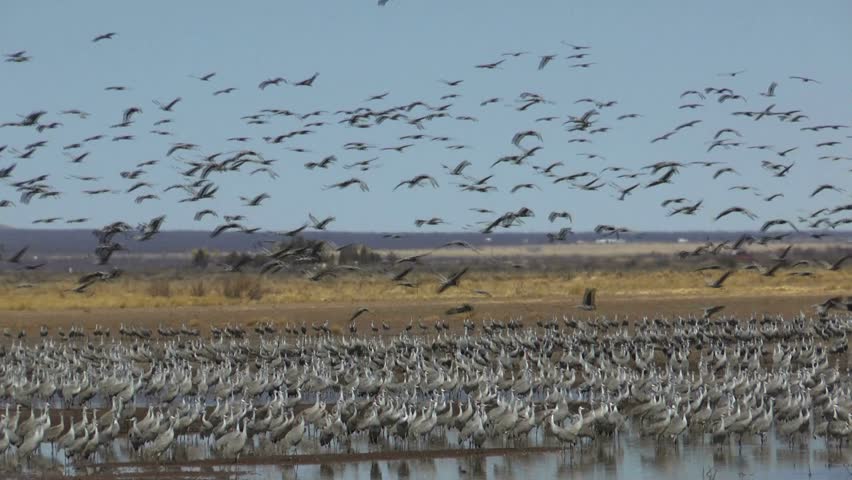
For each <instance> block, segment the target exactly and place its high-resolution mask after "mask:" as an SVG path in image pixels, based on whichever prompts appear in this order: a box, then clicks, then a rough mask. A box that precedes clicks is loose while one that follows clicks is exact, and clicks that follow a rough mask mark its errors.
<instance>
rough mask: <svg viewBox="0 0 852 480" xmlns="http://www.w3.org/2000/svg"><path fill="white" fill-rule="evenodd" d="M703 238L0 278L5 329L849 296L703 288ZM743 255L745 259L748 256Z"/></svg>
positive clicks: (839, 283)
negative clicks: (328, 265) (464, 307)
mask: <svg viewBox="0 0 852 480" xmlns="http://www.w3.org/2000/svg"><path fill="white" fill-rule="evenodd" d="M698 245H699V244H652V243H646V244H623V245H595V244H579V245H578V244H573V245H555V246H549V245H538V246H530V247H512V248H494V249H490V251H489V249H486V250H484V251H482V252H481V253H479V254H477V253H475V252H471V251H470V250H467V249H452V250H449V249H448V250H439V251H437V252H433V253H432V255H434V256H435V257H440V258H434V262H430V264H431V265H432V266H431V267H430V266H420V267H417V269H415V271H414V272H412V273H411V274H410V275H409V276H408V277H406V280H408V281H410V282H412V283H413V284H415V285H416V286H414V287H404V286H399V285H395V284H394V283H393V282H391V281H390V273H389V272H384V271H378V270H373V271H366V270H365V271H361V272H344V273H340V274H338V275H337V276H334V277H327V278H323V279H322V280H320V281H310V280H308V279H307V278H306V277H305V276H304V275H301V274H296V273H288V274H277V275H265V276H261V275H258V274H257V273H222V272H219V271H216V270H213V269H210V270H207V271H204V272H202V271H197V270H192V269H177V270H174V269H173V270H169V271H160V272H147V273H144V272H134V273H125V274H124V275H123V276H121V277H119V278H117V279H115V280H112V281H110V282H105V283H97V284H95V285H93V286H92V287H91V288H90V289H89V290H87V291H85V292H84V293H75V292H73V291H72V289H73V288H74V287H75V286H76V283H75V282H76V278H77V276H76V275H69V274H58V273H41V272H35V273H33V272H26V273H24V272H7V273H5V274H0V328H5V327H9V328H25V329H29V328H32V327H33V326H37V325H41V324H42V323H48V324H51V325H63V324H66V325H69V326H70V325H75V324H94V323H100V324H102V325H110V324H115V325H117V324H118V323H119V322H128V323H136V324H148V325H153V326H154V327H156V326H157V325H158V324H160V323H165V324H180V323H183V322H186V323H188V324H192V325H194V326H203V325H208V324H214V323H218V324H222V323H229V322H235V323H245V324H251V323H253V322H258V321H264V322H275V323H279V324H281V323H294V324H296V323H301V321H302V320H306V321H307V322H308V323H310V322H311V321H316V322H318V323H321V322H323V321H325V320H326V319H330V320H331V321H332V324H333V325H334V324H338V325H339V326H342V325H343V324H344V323H345V321H346V320H347V319H348V317H349V315H351V313H352V312H353V311H354V310H355V309H356V308H358V307H361V306H366V307H368V308H370V309H371V311H372V312H373V315H372V316H368V317H366V318H368V319H369V318H372V319H374V320H376V321H377V322H378V321H387V322H389V323H390V324H392V325H399V324H400V323H405V324H407V323H408V321H409V320H410V319H411V318H423V319H425V320H429V319H436V318H439V317H446V315H445V314H444V312H445V311H446V310H447V309H448V308H450V307H454V306H458V305H460V304H462V303H469V304H471V305H473V306H474V308H475V310H474V312H472V313H471V314H470V316H472V317H474V318H487V317H494V318H503V319H505V318H508V317H510V316H525V317H526V318H530V317H534V316H548V315H561V314H563V313H566V312H567V313H569V314H573V313H577V312H578V311H577V310H575V309H574V308H573V307H574V306H575V305H576V304H578V303H579V301H580V296H581V294H582V292H583V290H584V289H585V288H587V287H594V288H597V290H598V303H599V310H598V311H597V312H596V313H601V314H624V315H627V314H630V315H631V316H635V315H651V314H654V313H656V312H660V313H663V312H667V313H674V314H686V313H690V312H692V313H696V312H698V311H700V308H702V307H704V306H708V305H712V304H724V305H727V306H728V308H727V310H726V311H727V312H731V313H734V312H740V313H744V314H749V313H752V312H770V313H795V312H798V311H800V310H809V309H810V305H812V304H813V303H815V302H817V301H820V300H822V299H825V298H827V297H829V296H835V295H849V294H850V293H852V269H850V268H847V269H840V270H839V271H827V270H825V269H823V268H821V267H820V266H819V265H812V266H810V267H798V268H797V270H800V271H801V270H810V271H811V272H813V276H809V277H799V276H791V275H789V273H790V271H791V270H789V269H787V270H781V271H779V272H777V273H776V274H775V275H774V276H762V275H760V274H758V273H757V272H755V271H745V270H737V271H736V272H735V273H734V275H732V276H731V277H730V278H729V279H728V280H727V281H726V282H725V283H724V287H723V288H719V289H714V288H707V287H706V286H705V281H707V280H711V279H715V278H717V277H718V276H719V275H720V273H721V271H719V270H712V271H707V272H704V273H699V272H695V271H693V269H694V268H695V267H696V266H698V265H703V264H706V263H712V262H724V261H725V260H727V261H729V263H731V262H733V260H734V259H733V258H728V259H723V258H722V257H717V258H697V259H689V260H687V261H683V260H679V259H677V258H676V253H677V252H679V251H684V250H686V251H689V250H693V249H694V248H695V247H696V246H698ZM805 248H808V249H810V250H808V251H807V252H808V253H807V255H811V254H814V253H813V252H817V253H816V254H818V253H819V252H820V251H821V249H824V248H826V247H825V246H822V245H808V246H804V245H798V246H797V251H798V252H804V251H805ZM831 248H833V249H834V250H831V251H830V252H825V256H826V258H833V257H836V256H838V253H837V250H838V249H840V250H841V251H842V250H843V247H842V246H838V245H833V246H831ZM778 250H779V249H778V247H775V248H772V249H766V248H764V247H755V248H754V249H751V250H750V252H753V253H754V254H755V256H756V258H758V259H759V260H761V261H764V260H763V259H762V258H761V257H760V256H761V255H763V256H764V257H765V255H767V254H768V253H770V252H776V251H778ZM386 253H388V252H385V254H386ZM418 253H422V252H418V251H394V252H393V254H394V255H396V256H397V257H403V256H407V255H412V254H418ZM806 258H811V257H808V256H806ZM477 262H478V263H477ZM737 263H738V264H739V266H742V264H743V261H737ZM469 264H470V265H473V267H472V268H471V270H470V272H469V273H468V274H467V275H465V276H464V277H463V279H462V281H461V285H460V287H458V288H451V289H449V290H447V291H446V292H444V293H442V294H440V295H438V294H437V293H436V288H437V286H438V282H439V279H438V276H437V275H436V274H435V273H433V272H432V269H433V268H434V269H435V271H439V272H441V273H443V274H445V275H446V274H449V273H451V272H452V271H454V270H456V269H458V268H460V266H461V265H469ZM511 265H514V266H515V267H519V268H513V267H512V266H511ZM398 270H400V268H399V267H397V268H396V269H395V271H398ZM367 321H369V320H367Z"/></svg>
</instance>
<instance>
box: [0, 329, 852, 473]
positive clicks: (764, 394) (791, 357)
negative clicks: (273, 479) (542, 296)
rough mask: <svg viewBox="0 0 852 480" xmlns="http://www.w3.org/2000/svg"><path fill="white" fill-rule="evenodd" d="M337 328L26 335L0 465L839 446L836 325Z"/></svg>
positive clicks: (842, 377) (845, 418)
mask: <svg viewBox="0 0 852 480" xmlns="http://www.w3.org/2000/svg"><path fill="white" fill-rule="evenodd" d="M353 330H354V331H353V332H351V333H352V335H350V336H336V335H332V334H330V333H329V332H328V331H327V328H324V327H323V326H314V327H313V328H312V329H308V328H305V327H301V328H291V327H287V329H286V331H278V329H277V328H276V327H275V326H274V325H272V324H263V325H261V324H259V325H257V326H256V327H255V328H254V329H252V330H245V329H244V328H242V327H240V326H235V325H227V326H219V327H212V328H211V330H210V336H207V335H206V332H205V335H201V332H199V331H198V330H197V329H188V328H186V327H182V328H180V329H169V328H164V327H163V328H160V329H159V330H158V331H157V332H152V331H149V330H145V329H140V328H133V327H125V326H122V327H121V329H120V330H119V331H118V332H111V331H109V330H108V329H103V328H97V329H96V330H94V331H89V332H85V331H82V330H81V329H73V330H72V331H70V332H64V331H60V332H54V334H51V332H50V331H49V330H48V329H47V328H44V329H43V330H42V335H41V338H40V339H39V341H37V342H34V343H33V342H29V343H28V342H24V341H17V340H15V341H12V342H11V343H5V344H3V345H2V350H0V355H2V358H3V362H2V365H0V401H3V402H4V403H6V410H5V414H3V415H2V419H1V420H0V428H2V435H0V453H2V454H3V455H4V458H6V459H7V460H9V461H10V462H13V463H14V462H18V464H21V465H23V463H24V462H27V461H29V460H30V458H31V457H32V456H33V455H40V456H46V457H57V458H59V459H60V461H61V459H63V458H65V459H67V461H68V462H70V463H68V464H67V465H68V466H70V465H81V464H85V463H86V462H97V461H115V459H116V458H122V455H123V456H125V458H126V456H130V457H132V458H137V459H149V460H156V461H158V462H164V461H169V460H180V459H181V457H180V455H179V453H178V452H180V451H181V450H180V449H181V445H187V444H193V445H197V444H199V443H201V444H206V445H208V446H209V455H210V456H211V457H217V458H221V459H224V460H228V461H234V460H237V459H238V458H239V457H241V456H244V457H245V456H263V455H274V454H292V453H294V452H305V451H310V452H314V451H317V449H319V450H321V451H329V452H344V451H346V452H351V451H358V450H361V451H375V450H382V449H425V448H430V446H431V447H432V448H434V446H435V445H439V446H440V445H445V446H447V445H458V446H460V447H465V448H481V447H484V446H530V445H561V446H562V447H563V448H564V449H566V454H567V453H568V452H567V450H569V449H570V451H571V453H572V454H573V452H574V451H575V450H576V449H582V448H583V446H584V445H588V444H592V443H594V442H612V441H618V439H619V436H623V435H637V436H642V437H648V438H651V439H653V440H654V441H656V442H658V443H659V444H660V445H661V446H662V445H666V444H674V445H677V444H678V443H679V442H680V441H686V442H700V443H704V442H712V443H714V444H717V445H718V446H719V448H734V447H735V446H736V445H737V444H739V445H740V446H741V445H742V443H743V442H745V443H753V442H760V443H761V444H762V443H763V442H764V441H765V439H766V437H767V436H768V435H776V436H777V438H778V439H779V440H780V441H782V442H785V443H786V444H789V445H790V446H791V447H792V446H793V445H798V444H802V443H807V442H811V441H814V440H813V438H814V437H821V438H824V439H825V440H826V441H827V442H828V443H829V445H830V447H831V448H834V447H837V448H841V447H842V446H844V445H845V444H846V442H848V440H849V437H850V436H852V413H850V412H851V411H852V410H850V409H852V384H850V377H849V374H848V367H847V356H846V353H847V348H848V340H847V335H848V333H849V331H850V330H852V316H850V315H849V314H833V315H830V316H822V317H809V316H806V315H804V314H802V315H797V316H796V317H794V318H783V317H780V316H768V315H765V316H761V317H757V316H755V317H751V318H735V317H727V316H721V317H719V318H717V319H707V318H706V317H704V318H702V317H694V316H689V317H673V318H665V317H657V316H655V317H644V318H641V319H629V320H628V319H615V318H605V317H597V318H590V319H579V318H574V317H569V316H563V317H562V318H552V319H549V320H547V321H542V320H539V321H538V322H536V324H532V322H527V323H526V324H525V323H524V322H523V321H521V320H518V319H514V320H512V321H509V322H507V323H504V322H501V321H496V320H492V321H487V322H481V323H474V322H471V321H465V322H464V324H463V331H461V329H457V330H456V331H451V330H450V327H449V326H448V325H447V324H446V323H441V322H436V323H435V324H434V325H424V324H419V325H410V326H408V327H406V328H404V329H402V331H400V332H389V331H387V330H388V329H384V330H379V329H374V330H375V331H373V332H369V331H368V332H358V331H357V328H356V329H353ZM81 407H82V413H81V412H80V410H79V409H80V408H81ZM51 409H57V410H58V411H59V412H60V414H59V415H58V417H57V415H56V414H55V413H54V414H51ZM681 439H682V440H681ZM48 445H49V447H48Z"/></svg>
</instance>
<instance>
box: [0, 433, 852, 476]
mask: <svg viewBox="0 0 852 480" xmlns="http://www.w3.org/2000/svg"><path fill="white" fill-rule="evenodd" d="M543 443H544V444H545V445H546V446H553V442H552V439H547V440H545V441H544V442H543ZM114 446H115V447H116V448H114V449H113V450H114V451H113V455H110V456H108V457H107V458H104V459H102V460H103V461H107V462H117V463H110V464H108V465H101V466H98V465H90V466H78V467H71V466H67V467H64V466H63V465H62V464H61V462H60V461H59V459H53V460H51V459H50V457H51V456H50V452H49V450H48V451H47V452H44V451H43V452H42V453H43V455H42V457H40V458H39V459H36V460H35V462H34V463H33V464H31V465H30V466H29V467H28V468H24V470H23V472H22V471H21V470H20V469H19V468H15V467H14V466H13V465H10V464H6V465H5V466H4V468H3V470H2V471H0V477H2V478H4V479H5V478H9V479H14V478H42V477H43V478H50V477H53V476H57V477H58V476H61V475H62V474H70V475H80V476H88V477H90V478H91V479H92V480H96V479H102V478H127V479H131V478H132V479H139V478H169V479H185V480H190V479H192V480H196V479H211V480H213V479H240V480H277V479H289V478H299V479H302V480H305V479H308V480H312V479H323V480H325V479H347V480H348V479H370V480H378V479H406V478H411V479H418V478H441V479H448V480H453V479H459V480H461V479H468V478H477V479H488V480H510V479H524V478H528V479H531V480H532V479H545V478H557V477H558V478H577V479H584V480H586V479H588V480H598V479H623V480H645V479H647V480H655V479H702V478H703V479H705V480H712V479H714V478H715V479H719V480H721V479H772V480H788V479H789V480H793V479H838V478H850V477H852V470H847V468H846V465H849V464H852V452H850V450H849V448H848V447H846V446H844V448H842V449H838V448H837V447H836V445H834V444H832V446H831V447H830V448H827V447H826V445H825V443H824V442H823V441H821V440H810V442H809V443H806V444H804V445H801V444H797V445H795V446H794V447H792V448H791V447H790V445H789V444H787V443H783V444H781V443H778V442H777V441H776V440H775V439H774V438H772V437H770V438H769V439H767V442H766V444H765V445H760V443H759V442H758V441H756V440H755V441H754V442H752V443H744V444H743V445H742V447H739V446H737V445H736V443H735V442H733V441H732V442H730V443H729V444H727V445H724V446H721V447H720V446H712V445H709V444H704V443H703V442H702V439H701V438H700V437H691V438H689V439H686V440H681V441H680V442H678V443H677V444H658V443H656V442H655V441H653V440H648V439H639V438H636V437H635V436H629V437H625V436H622V438H621V439H618V440H609V439H601V440H599V441H597V442H595V443H593V444H587V445H585V446H584V447H583V448H582V449H581V450H580V449H578V450H576V451H575V452H574V453H573V455H572V454H571V453H570V452H566V453H562V452H560V451H542V450H541V449H540V448H539V449H536V448H532V449H529V450H527V449H525V448H523V447H520V448H518V449H516V450H514V451H513V452H512V453H511V454H508V455H506V454H503V452H501V454H500V455H491V456H489V455H487V454H486V455H482V453H483V452H480V453H479V454H474V455H470V456H459V455H458V454H459V452H451V453H450V454H448V453H447V452H448V451H447V450H446V449H445V448H446V444H445V443H444V440H441V441H438V445H435V444H433V445H432V446H431V447H430V448H441V449H442V450H441V451H440V452H439V451H433V452H432V453H430V452H429V451H428V450H424V451H420V452H415V451H405V452H402V453H400V454H399V456H400V457H405V458H404V459H394V460H379V459H377V460H368V461H338V460H335V461H333V463H327V464H318V463H316V462H319V461H325V460H327V457H322V458H318V457H311V456H310V454H311V453H314V452H318V450H317V449H316V448H315V447H314V446H312V445H311V444H310V443H307V444H306V445H304V448H303V450H302V451H300V452H299V453H300V454H306V455H307V456H305V457H302V456H299V457H283V456H282V457H278V459H276V457H275V456H272V455H271V454H272V452H268V454H264V455H263V456H262V457H259V458H256V459H253V458H252V457H251V456H249V457H245V458H244V459H242V460H241V461H240V463H238V464H228V463H215V462H209V461H200V462H199V461H198V460H200V459H202V458H204V457H205V456H206V455H205V454H206V446H204V445H186V446H183V447H182V448H181V449H180V450H179V451H180V454H179V458H178V459H177V460H176V461H175V462H166V463H165V464H163V465H160V466H157V465H154V464H143V465H140V464H139V463H132V464H127V465H122V464H121V462H122V461H127V458H128V457H127V456H126V454H127V452H126V451H122V449H121V448H118V446H116V445H114ZM500 446H501V445H491V447H498V448H499V447H500ZM358 447H359V448H358V450H359V451H360V452H362V454H364V455H366V456H369V455H371V453H369V452H367V451H366V450H367V446H366V445H364V444H361V445H358ZM374 452H376V453H375V455H376V458H381V457H382V453H381V452H382V450H374ZM323 453H325V451H323ZM484 453H487V450H486V451H485V452H484ZM433 455H445V456H444V457H443V458H434V456H433ZM446 455H449V458H448V457H447V456H446ZM362 458H363V457H362ZM296 459H298V461H300V462H302V461H305V462H308V463H309V464H302V465H298V466H295V465H293V460H296ZM279 460H280V461H279ZM27 472H29V473H27Z"/></svg>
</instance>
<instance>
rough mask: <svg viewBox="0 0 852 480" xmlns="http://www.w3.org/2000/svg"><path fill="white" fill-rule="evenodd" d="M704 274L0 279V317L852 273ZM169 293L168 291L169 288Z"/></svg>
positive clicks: (603, 290)
mask: <svg viewBox="0 0 852 480" xmlns="http://www.w3.org/2000/svg"><path fill="white" fill-rule="evenodd" d="M718 274H719V272H708V273H706V274H700V273H693V272H684V271H673V270H659V271H631V272H584V273H571V272H565V273H541V272H525V271H501V272H496V273H490V272H475V271H474V272H471V273H469V274H468V275H466V276H465V277H464V278H463V279H462V282H461V287H460V288H452V289H450V290H448V291H446V292H444V293H443V294H441V295H437V294H436V291H435V289H436V287H437V284H438V283H437V282H438V280H437V278H436V277H435V276H434V275H432V274H429V273H420V274H412V275H411V276H410V278H408V280H410V281H412V282H414V283H416V284H418V285H419V286H418V287H416V288H406V287H401V286H395V285H393V284H392V283H391V282H390V281H389V280H388V278H387V277H385V276H382V275H363V274H352V275H344V276H341V277H338V278H333V279H324V280H322V281H320V282H311V281H309V280H306V279H302V278H292V277H275V276H269V277H260V276H258V275H256V274H207V275H201V274H191V275H177V274H174V273H172V274H159V275H154V276H151V275H144V276H143V275H131V274H127V275H126V276H123V277H120V278H119V279H117V280H114V281H112V282H108V283H99V284H96V285H94V286H93V287H92V289H91V291H89V292H86V293H82V294H78V293H73V292H71V291H70V289H71V288H73V286H74V285H75V284H74V283H73V279H70V278H67V277H55V278H45V279H44V280H41V281H38V282H34V285H33V286H32V288H17V285H18V284H19V283H20V279H19V278H15V277H13V276H6V277H0V310H7V311H8V310H65V309H100V308H168V307H181V306H219V305H249V304H273V305H274V304H284V303H327V302H328V303H332V302H365V303H366V302H371V301H398V302H405V301H412V300H436V299H443V300H448V301H453V302H463V301H465V302H467V301H470V302H475V301H476V299H481V298H485V297H484V296H483V295H481V294H478V293H475V292H474V290H484V291H487V292H489V293H490V294H491V295H492V296H493V298H494V299H497V300H503V301H507V300H519V301H530V300H536V299H542V300H544V299H553V298H566V297H568V298H570V297H576V298H577V299H578V301H579V296H580V294H581V293H582V292H583V289H584V288H586V287H595V288H597V289H598V291H599V294H600V295H608V296H614V295H618V296H634V297H644V298H690V297H706V298H726V297H737V296H767V297H772V296H779V295H815V296H823V295H824V296H830V295H839V294H843V295H846V294H849V293H850V292H849V289H850V287H852V270H846V271H843V270H841V271H839V272H829V271H819V272H817V273H816V276H815V277H813V278H799V277H790V276H787V275H786V272H781V273H779V274H778V277H762V276H760V275H758V274H756V273H754V272H747V271H741V272H737V273H735V274H734V275H733V276H732V277H731V278H729V279H728V281H727V282H725V285H724V288H722V289H710V288H707V287H705V286H704V279H710V278H714V277H715V276H717V275H718ZM165 285H167V287H166V286H165Z"/></svg>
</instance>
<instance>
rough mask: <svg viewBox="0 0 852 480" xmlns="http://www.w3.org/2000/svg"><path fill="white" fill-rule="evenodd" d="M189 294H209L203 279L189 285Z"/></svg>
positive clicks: (196, 295) (197, 295) (199, 295)
mask: <svg viewBox="0 0 852 480" xmlns="http://www.w3.org/2000/svg"><path fill="white" fill-rule="evenodd" d="M189 294H190V296H193V297H203V296H205V295H207V288H206V287H205V286H204V281H203V280H198V281H197V282H194V283H193V284H192V285H190V286H189Z"/></svg>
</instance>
